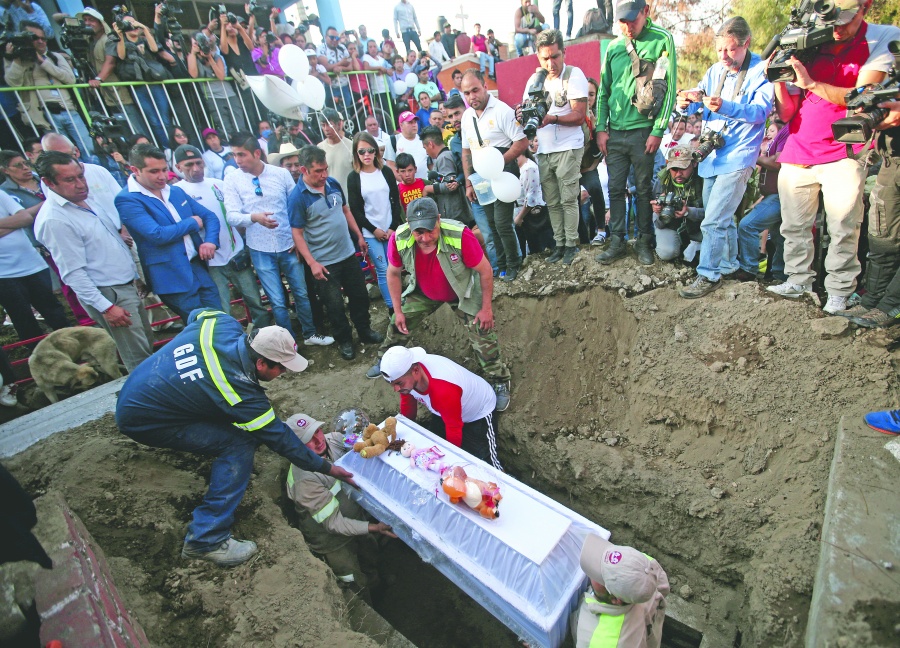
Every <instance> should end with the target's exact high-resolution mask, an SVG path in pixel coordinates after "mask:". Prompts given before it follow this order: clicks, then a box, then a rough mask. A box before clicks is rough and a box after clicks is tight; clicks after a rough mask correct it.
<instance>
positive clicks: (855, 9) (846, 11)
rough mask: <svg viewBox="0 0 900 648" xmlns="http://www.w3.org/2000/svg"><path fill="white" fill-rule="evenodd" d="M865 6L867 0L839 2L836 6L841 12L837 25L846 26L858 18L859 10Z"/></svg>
mask: <svg viewBox="0 0 900 648" xmlns="http://www.w3.org/2000/svg"><path fill="white" fill-rule="evenodd" d="M864 4H865V0H837V1H836V2H835V3H834V5H835V6H836V7H838V8H839V9H840V10H841V13H840V14H838V17H837V20H835V21H834V24H835V25H846V24H847V23H849V22H851V21H852V20H853V19H854V18H856V14H857V13H859V8H860V7H862V6H863V5H864Z"/></svg>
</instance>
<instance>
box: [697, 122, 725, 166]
mask: <svg viewBox="0 0 900 648" xmlns="http://www.w3.org/2000/svg"><path fill="white" fill-rule="evenodd" d="M723 146H725V136H724V135H722V133H720V132H719V131H714V130H709V129H707V130H704V131H703V132H702V133H700V139H698V140H697V148H696V149H695V150H694V151H692V152H691V157H692V158H694V161H695V162H696V163H697V164H700V162H702V161H703V160H705V159H706V156H708V155H709V154H710V153H712V152H713V151H715V150H716V149H720V148H722V147H723Z"/></svg>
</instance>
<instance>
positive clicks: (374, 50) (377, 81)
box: [362, 39, 392, 94]
mask: <svg viewBox="0 0 900 648" xmlns="http://www.w3.org/2000/svg"><path fill="white" fill-rule="evenodd" d="M362 60H363V63H367V64H368V65H369V68H370V69H372V70H376V71H377V72H378V74H373V75H371V76H369V77H368V78H369V85H370V86H371V87H372V92H374V93H375V94H384V93H385V92H387V84H385V82H384V79H385V76H386V75H388V74H390V73H391V69H392V68H391V64H390V63H388V62H387V61H385V60H384V57H382V56H381V52H379V51H378V43H376V42H375V41H373V40H371V39H369V41H368V42H367V43H366V53H365V54H364V55H363V57H362Z"/></svg>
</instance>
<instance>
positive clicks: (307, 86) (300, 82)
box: [247, 44, 325, 119]
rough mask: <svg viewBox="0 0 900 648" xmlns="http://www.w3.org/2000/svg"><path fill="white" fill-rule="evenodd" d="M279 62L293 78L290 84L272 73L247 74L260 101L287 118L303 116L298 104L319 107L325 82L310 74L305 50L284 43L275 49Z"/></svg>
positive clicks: (323, 93)
mask: <svg viewBox="0 0 900 648" xmlns="http://www.w3.org/2000/svg"><path fill="white" fill-rule="evenodd" d="M278 64H279V65H280V66H281V69H282V70H284V72H285V74H287V75H288V76H289V77H291V78H292V79H293V83H292V84H291V85H288V84H287V83H286V82H285V81H284V80H283V79H279V78H278V77H277V76H273V75H271V74H265V75H263V76H248V77H247V83H249V84H250V88H251V89H252V90H253V93H254V94H255V95H256V97H257V98H258V99H259V100H260V101H261V102H262V104H263V105H264V106H265V107H266V108H268V109H269V110H271V111H272V112H273V113H275V114H276V115H281V116H282V117H287V118H289V119H302V117H303V114H302V113H301V111H300V107H301V106H308V107H309V108H311V109H313V110H322V108H323V107H324V106H325V86H324V85H322V82H321V81H319V79H317V78H316V77H314V76H310V74H309V59H308V58H307V56H306V52H304V51H303V50H302V49H301V48H299V47H297V46H296V45H291V44H288V45H285V46H284V47H282V48H281V49H279V50H278Z"/></svg>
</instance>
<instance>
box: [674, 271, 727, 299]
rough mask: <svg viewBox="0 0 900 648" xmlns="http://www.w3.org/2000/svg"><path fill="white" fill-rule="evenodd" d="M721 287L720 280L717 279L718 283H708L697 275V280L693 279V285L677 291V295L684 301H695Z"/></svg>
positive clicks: (701, 276) (707, 280) (708, 281)
mask: <svg viewBox="0 0 900 648" xmlns="http://www.w3.org/2000/svg"><path fill="white" fill-rule="evenodd" d="M721 285H722V280H721V279H719V280H718V281H710V280H709V279H707V278H706V277H704V276H703V275H697V278H696V279H694V283H692V284H690V285H689V286H685V287H684V288H682V289H681V290H679V291H678V294H679V295H681V296H682V297H684V298H685V299H697V298H699V297H703V296H704V295H708V294H709V293H711V292H712V291H713V290H715V289H716V288H718V287H719V286H721Z"/></svg>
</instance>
